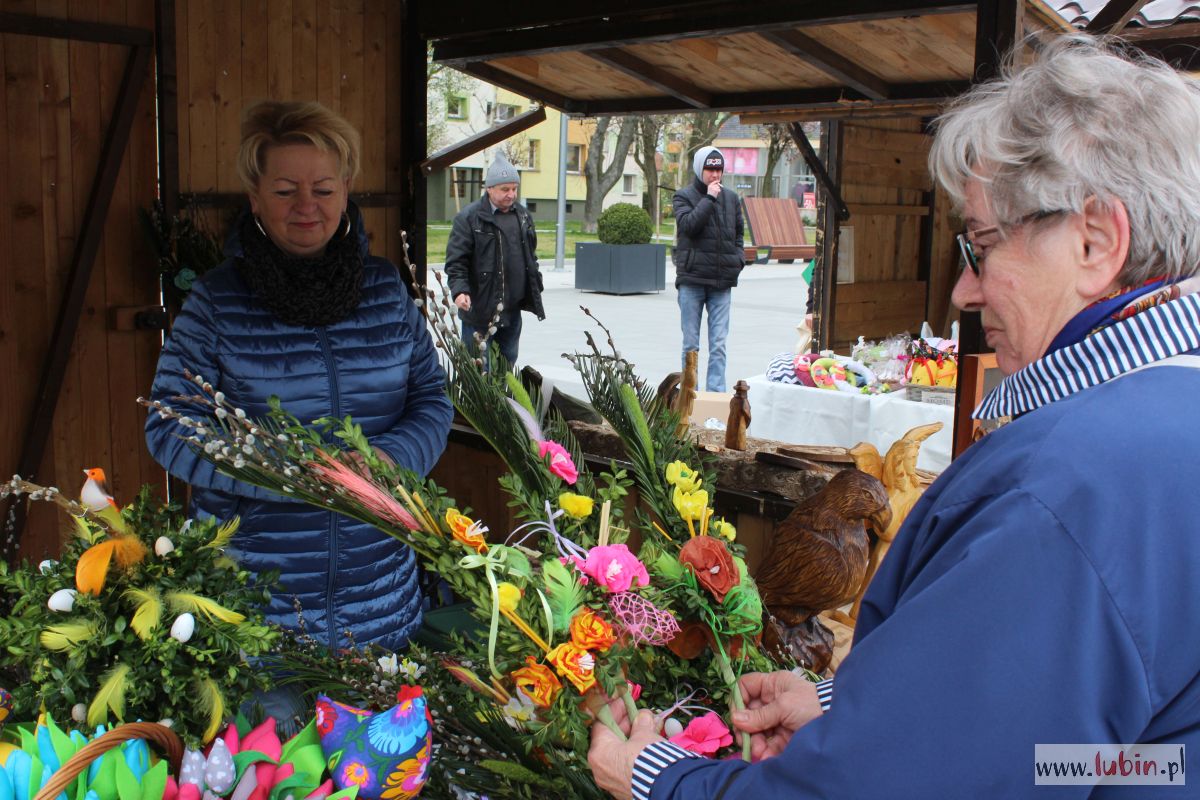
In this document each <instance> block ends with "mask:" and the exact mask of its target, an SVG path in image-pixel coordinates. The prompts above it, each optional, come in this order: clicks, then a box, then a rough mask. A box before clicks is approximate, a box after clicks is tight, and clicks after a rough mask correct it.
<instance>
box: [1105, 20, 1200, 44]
mask: <svg viewBox="0 0 1200 800" xmlns="http://www.w3.org/2000/svg"><path fill="white" fill-rule="evenodd" d="M1121 38H1122V39H1124V40H1126V41H1128V42H1131V43H1133V44H1135V45H1137V46H1138V47H1141V46H1142V45H1143V44H1144V43H1148V42H1154V43H1158V42H1164V41H1183V40H1193V41H1194V40H1196V39H1200V22H1180V23H1177V24H1175V25H1164V26H1162V27H1161V28H1125V29H1123V30H1122V31H1121Z"/></svg>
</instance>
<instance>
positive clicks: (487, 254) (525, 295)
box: [446, 153, 546, 369]
mask: <svg viewBox="0 0 1200 800" xmlns="http://www.w3.org/2000/svg"><path fill="white" fill-rule="evenodd" d="M520 182H521V175H520V173H518V172H517V168H516V167H514V166H513V165H512V164H510V163H509V162H508V159H507V158H505V157H504V155H503V154H502V153H501V154H497V155H496V158H495V160H493V161H492V165H491V166H490V167H488V171H487V177H486V178H485V180H484V182H483V185H484V196H483V197H481V198H479V199H478V200H476V201H475V202H474V203H471V204H470V205H469V206H467V207H466V208H464V209H463V210H462V211H460V212H458V215H457V216H456V217H455V218H454V226H453V229H452V230H451V231H450V240H449V242H447V244H446V278H447V280H448V282H449V284H450V296H451V297H452V298H453V299H454V304H455V305H456V306H458V319H459V322H460V324H461V325H462V337H463V341H465V342H466V343H467V346H468V347H475V346H477V345H478V344H479V343H480V342H484V352H485V353H487V354H489V355H490V352H491V345H492V342H493V341H494V342H495V343H496V345H497V347H498V348H499V350H500V355H502V356H503V357H504V360H505V361H506V362H507V364H508V367H509V368H510V369H511V368H512V367H513V365H515V364H516V362H517V345H518V343H519V341H520V337H521V312H522V311H528V312H530V313H532V314H535V315H537V318H538V319H539V320H541V319H545V318H546V310H545V308H544V307H543V306H542V273H541V271H539V270H538V262H537V233H536V232H535V231H534V228H533V217H532V215H530V213H529V210H528V209H527V208H525V206H523V205H521V204H520V203H518V202H517V190H518V188H519V185H520Z"/></svg>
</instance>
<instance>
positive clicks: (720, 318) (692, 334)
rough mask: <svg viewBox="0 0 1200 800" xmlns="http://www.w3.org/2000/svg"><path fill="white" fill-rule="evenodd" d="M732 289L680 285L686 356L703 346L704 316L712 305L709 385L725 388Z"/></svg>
mask: <svg viewBox="0 0 1200 800" xmlns="http://www.w3.org/2000/svg"><path fill="white" fill-rule="evenodd" d="M732 297H733V290H732V289H712V288H710V287H707V286H691V285H684V286H680V287H679V327H680V328H681V329H682V330H683V359H686V358H687V354H688V351H689V350H695V351H697V352H699V350H700V318H701V316H702V315H703V314H704V307H705V306H707V307H708V380H707V381H706V382H705V389H706V390H707V391H710V392H723V391H725V339H726V337H728V336H729V303H730V300H731V299H732Z"/></svg>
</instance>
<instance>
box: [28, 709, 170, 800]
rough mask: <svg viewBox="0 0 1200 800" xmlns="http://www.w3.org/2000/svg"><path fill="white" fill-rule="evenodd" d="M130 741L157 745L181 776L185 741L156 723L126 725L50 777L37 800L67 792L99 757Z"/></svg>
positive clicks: (81, 751)
mask: <svg viewBox="0 0 1200 800" xmlns="http://www.w3.org/2000/svg"><path fill="white" fill-rule="evenodd" d="M130 739H145V740H146V741H147V742H149V743H151V744H156V745H158V747H159V749H160V750H161V751H162V753H163V755H165V756H166V757H167V763H168V765H169V766H170V768H171V774H172V775H178V774H179V764H180V762H181V761H182V760H183V742H182V741H181V740H180V739H179V736H178V735H176V734H175V732H174V731H172V730H171V729H170V728H167V727H165V726H163V725H159V724H158V723H157V722H127V723H125V724H124V725H118V726H117V727H115V728H113V729H112V730H111V731H108V732H107V733H105V734H103V735H101V736H99V737H97V738H96V739H94V740H93V741H91V742H89V743H88V744H86V745H84V746H83V747H81V748H80V749H79V752H77V753H76V754H75V755H73V756H71V757H70V758H69V759H68V760H67V763H65V764H63V765H62V767H61V768H59V770H58V771H57V772H55V773H54V775H52V776H51V777H50V780H48V781H47V782H46V785H45V786H43V787H42V790H41V791H40V792H38V793H37V796H36V797H34V800H54V798H55V797H57V796H58V795H59V794H60V793H61V792H62V791H63V790H64V789H66V788H67V787H68V786H70V785H71V783H72V781H74V780H75V779H76V778H78V777H79V776H80V775H81V774H83V771H84V770H86V769H87V768H88V766H89V765H90V764H91V763H92V762H93V761H95V760H96V759H97V758H99V757H100V756H102V755H104V754H105V753H107V752H108V751H109V750H112V749H113V748H114V747H117V746H119V745H120V744H121V743H122V742H126V741H129V740H130Z"/></svg>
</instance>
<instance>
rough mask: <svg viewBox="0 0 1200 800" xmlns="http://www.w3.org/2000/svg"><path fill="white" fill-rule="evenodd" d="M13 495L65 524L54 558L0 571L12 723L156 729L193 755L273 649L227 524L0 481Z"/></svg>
mask: <svg viewBox="0 0 1200 800" xmlns="http://www.w3.org/2000/svg"><path fill="white" fill-rule="evenodd" d="M13 494H15V495H23V496H28V497H29V498H31V499H33V500H45V501H50V502H55V503H57V504H58V505H59V506H61V507H62V508H63V510H64V511H65V512H66V513H67V517H68V518H69V520H70V521H71V525H72V527H73V535H72V536H71V537H70V539H69V540H68V541H67V542H66V543H65V544H64V546H63V553H62V556H61V558H60V560H58V561H50V560H47V561H43V562H42V563H41V564H39V565H37V566H34V565H31V564H23V565H19V566H16V567H12V568H10V567H9V566H8V565H7V564H5V563H3V562H0V608H2V609H3V613H0V642H2V643H3V647H0V686H3V687H6V688H7V689H8V690H9V691H11V693H12V696H13V704H14V713H13V717H14V718H15V719H24V720H33V719H36V718H37V717H38V716H39V713H41V712H42V711H45V712H46V713H48V714H49V715H50V717H51V718H52V719H55V720H58V721H60V722H64V723H71V722H73V723H74V724H76V725H79V726H85V727H86V728H87V729H89V730H91V729H94V728H96V727H97V726H100V725H115V724H118V723H122V722H133V721H136V720H145V721H148V722H158V721H165V723H166V724H167V725H169V726H170V727H172V728H173V729H174V731H175V732H176V733H177V734H179V736H180V737H181V738H182V739H183V740H184V742H185V743H186V744H188V745H189V746H196V745H199V744H200V743H203V742H207V741H209V740H211V739H212V738H213V737H214V736H215V735H216V733H217V732H218V730H219V726H220V725H221V724H222V723H223V722H224V720H225V719H226V718H227V717H228V716H230V714H231V713H232V712H233V711H235V710H236V709H237V707H238V705H239V704H240V703H241V702H242V701H243V700H245V699H246V698H249V697H251V696H252V695H253V694H254V693H255V692H257V691H262V690H264V689H267V688H269V686H270V678H269V676H268V675H267V674H266V673H264V672H262V671H261V670H255V669H251V668H249V667H248V661H249V660H252V659H255V658H258V657H261V656H262V655H263V654H265V653H267V652H269V651H270V650H272V649H273V648H274V647H275V645H276V642H277V640H278V635H279V634H278V632H277V631H274V630H272V629H271V628H269V627H268V626H267V625H266V624H265V622H264V620H263V615H262V612H261V610H260V608H261V606H262V605H263V604H264V603H265V602H266V600H267V598H268V597H269V593H268V588H269V586H270V584H271V582H272V580H273V578H272V576H271V575H266V574H264V575H259V576H258V577H257V578H256V577H255V576H253V575H251V574H250V573H248V572H246V571H245V570H243V569H241V568H240V567H238V565H237V564H236V563H234V562H233V561H232V560H231V559H230V558H228V557H227V556H226V555H225V554H224V547H225V545H227V544H228V543H229V541H230V539H231V538H232V537H233V535H234V533H235V532H236V530H237V525H238V523H237V520H236V519H234V520H231V521H229V522H227V523H223V524H222V523H218V522H216V521H214V520H185V519H184V517H183V515H182V514H181V513H180V511H179V508H178V507H176V506H170V505H163V504H162V503H161V502H160V501H159V500H158V499H156V498H155V497H154V495H153V493H152V492H151V490H150V489H149V488H145V489H143V490H142V492H141V493H140V494H139V495H138V496H137V498H136V499H135V500H134V502H133V503H131V504H130V505H128V506H127V507H125V508H118V507H117V506H116V505H115V503H114V504H106V503H101V504H99V505H98V507H97V508H91V507H89V506H88V505H86V504H82V503H78V502H75V501H73V500H69V499H67V498H66V497H64V496H63V495H62V494H61V493H60V492H59V491H58V490H57V489H54V488H52V487H43V486H39V485H36V484H33V483H29V482H26V481H23V480H21V479H19V478H13V479H12V480H10V481H8V482H7V483H5V484H3V485H0V496H7V495H13Z"/></svg>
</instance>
